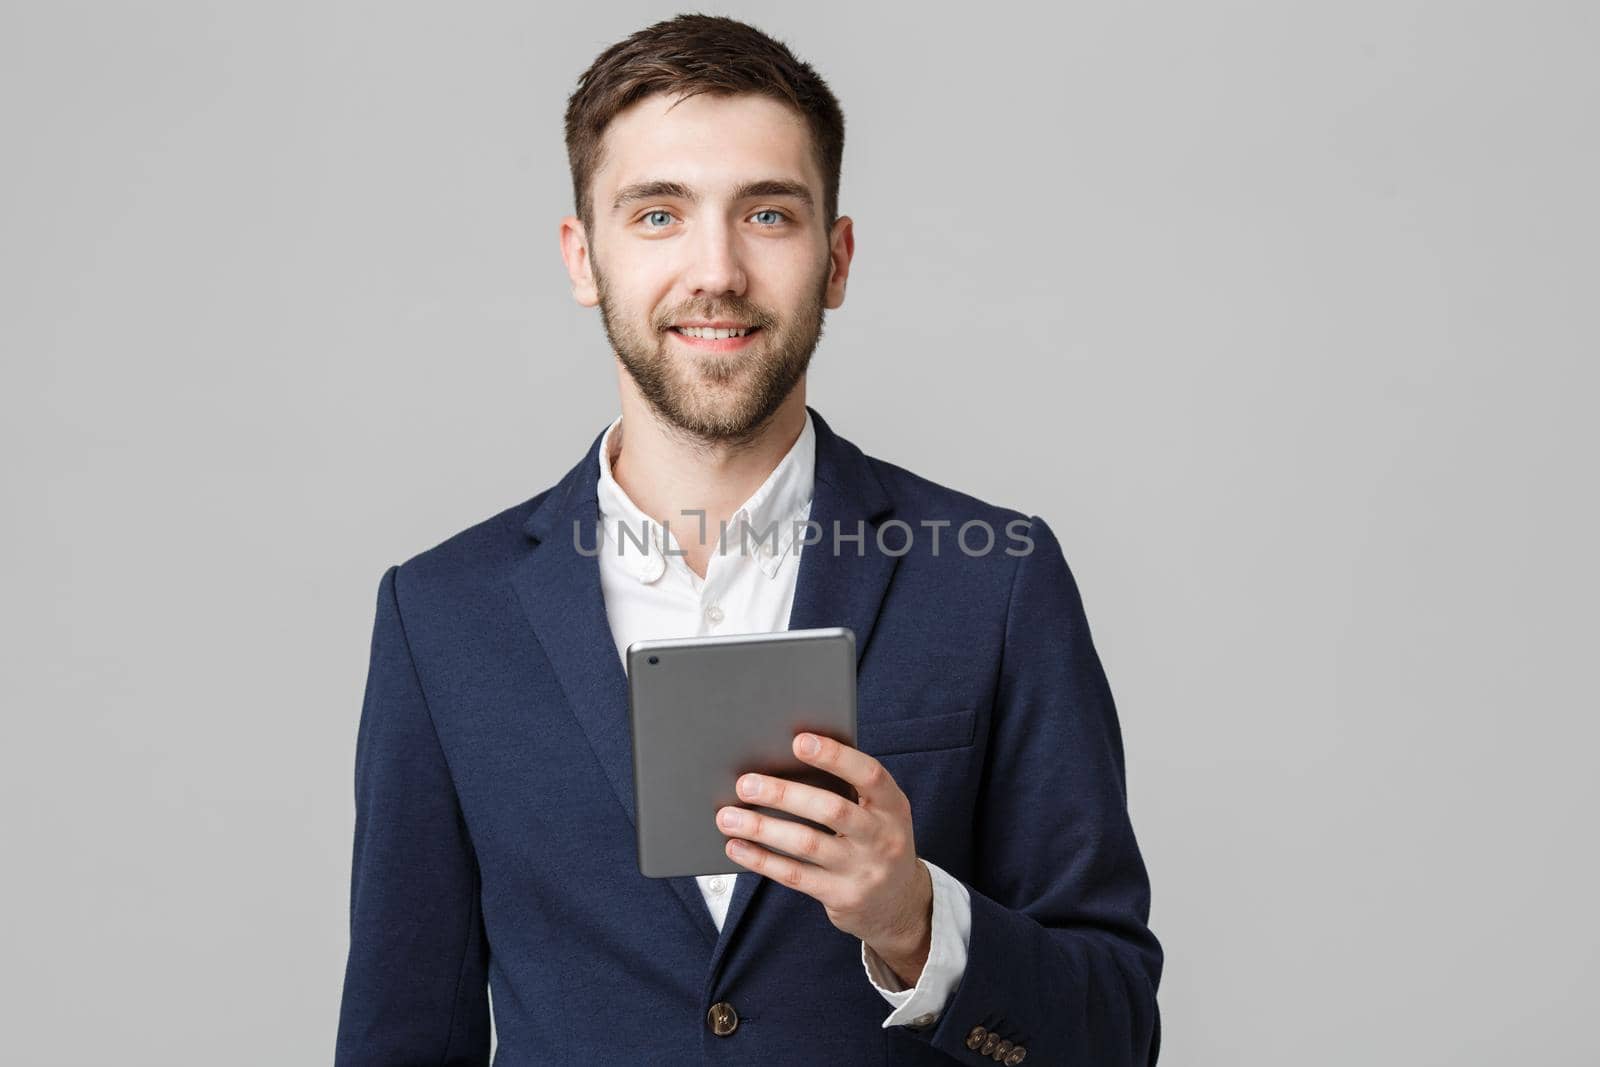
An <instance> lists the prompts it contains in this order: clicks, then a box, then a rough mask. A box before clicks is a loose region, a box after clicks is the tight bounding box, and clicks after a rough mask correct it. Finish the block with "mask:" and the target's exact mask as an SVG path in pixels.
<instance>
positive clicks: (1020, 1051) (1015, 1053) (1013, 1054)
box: [1006, 1045, 1028, 1067]
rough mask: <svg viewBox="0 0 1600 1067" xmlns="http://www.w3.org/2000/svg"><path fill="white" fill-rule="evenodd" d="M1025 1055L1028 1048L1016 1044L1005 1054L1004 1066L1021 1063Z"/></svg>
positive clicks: (1014, 1065)
mask: <svg viewBox="0 0 1600 1067" xmlns="http://www.w3.org/2000/svg"><path fill="white" fill-rule="evenodd" d="M1027 1055H1028V1050H1027V1049H1025V1048H1023V1047H1022V1046H1021V1045H1018V1046H1017V1047H1016V1048H1014V1049H1012V1050H1011V1051H1010V1052H1009V1053H1007V1054H1006V1067H1017V1064H1019V1063H1021V1062H1022V1061H1023V1058H1024V1057H1026V1056H1027Z"/></svg>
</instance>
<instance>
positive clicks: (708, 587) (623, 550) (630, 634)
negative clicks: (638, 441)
mask: <svg viewBox="0 0 1600 1067" xmlns="http://www.w3.org/2000/svg"><path fill="white" fill-rule="evenodd" d="M621 423H622V417H621V416H620V415H619V416H618V417H617V418H616V419H614V420H612V422H611V425H610V426H608V427H607V428H606V432H605V436H604V437H603V438H602V440H601V442H600V483H599V486H598V488H597V495H598V497H599V501H598V503H599V511H600V520H601V525H602V527H603V528H604V531H605V533H604V542H603V544H602V545H601V551H600V554H599V562H600V586H601V589H602V591H603V592H604V595H605V605H606V616H607V618H608V619H609V620H610V623H611V635H612V637H613V638H614V639H615V640H616V645H617V655H618V657H619V658H621V659H622V664H623V670H624V671H626V670H627V649H628V646H629V645H630V644H632V643H633V642H635V641H640V640H644V639H647V638H670V637H699V636H704V635H708V634H737V633H772V632H775V631H779V630H787V629H788V628H789V609H790V607H791V606H792V605H793V603H794V591H795V579H796V577H797V576H798V575H799V571H800V545H799V544H798V538H797V536H796V535H797V532H798V531H797V524H801V525H800V527H799V528H800V529H803V528H804V527H803V523H804V522H805V520H806V519H807V518H808V517H809V516H810V514H811V500H812V488H813V484H814V474H815V470H816V433H815V431H814V430H813V428H812V425H811V413H810V412H809V411H808V412H806V422H805V426H804V427H803V428H802V429H801V431H800V436H799V437H798V438H797V439H796V440H795V443H794V445H793V447H791V448H790V449H789V451H788V453H786V454H785V455H784V457H783V459H782V460H781V461H780V462H779V463H778V465H777V467H775V468H774V469H773V471H772V473H771V474H770V475H769V476H768V477H767V480H766V481H765V482H763V483H762V484H761V487H760V488H759V489H757V490H756V491H755V493H754V494H752V495H751V497H750V498H749V499H748V500H746V501H745V502H744V504H743V505H742V506H741V507H740V508H739V509H738V510H737V511H736V512H735V513H734V515H733V517H732V518H731V519H730V520H729V521H728V524H727V526H726V528H724V529H722V530H720V531H719V532H720V534H721V536H722V540H721V541H720V542H718V547H717V548H715V549H713V552H712V555H711V559H710V562H709V563H708V564H707V565H706V574H705V577H704V578H701V577H700V576H699V575H698V574H696V573H695V572H694V571H693V570H691V569H690V567H689V565H688V563H687V562H686V561H685V559H684V557H683V556H682V555H681V547H682V543H681V541H680V540H679V538H678V536H677V534H676V533H674V532H672V529H671V527H677V528H678V529H691V530H693V531H694V533H695V534H696V535H698V534H699V530H700V523H701V522H702V521H705V520H704V519H703V518H702V517H699V516H696V515H694V514H690V515H685V516H682V517H678V518H670V517H669V519H668V522H667V524H666V527H663V526H662V525H661V524H659V523H657V522H656V521H655V520H653V519H651V518H650V517H649V516H647V515H646V514H645V513H644V512H642V511H640V510H639V508H638V506H637V505H635V504H634V502H633V501H632V500H630V499H629V498H628V495H627V494H626V493H624V492H623V491H622V487H621V486H620V485H618V484H617V482H616V480H615V479H614V478H612V477H611V463H612V460H613V459H614V458H615V454H616V453H617V452H618V450H619V449H620V447H621V444H622V440H621V431H620V426H621ZM619 523H621V524H623V525H625V526H626V528H627V530H628V531H629V533H628V534H625V535H622V536H619V531H618V524H619ZM741 524H748V525H749V526H750V527H751V534H750V536H749V537H748V539H747V540H746V539H743V538H741V537H740V527H741ZM770 529H776V530H777V545H776V546H775V547H774V546H773V544H772V538H771V537H770V536H766V535H767V532H768V531H769V530H770ZM707 534H708V537H709V535H710V531H709V530H708V531H707ZM697 539H698V537H697ZM641 543H642V547H641ZM669 553H671V554H669ZM921 862H922V863H923V864H924V865H925V866H926V867H927V868H928V874H929V876H930V878H931V879H932V881H933V937H932V943H931V945H930V947H929V951H928V962H927V963H926V964H925V965H924V966H923V969H922V975H921V977H920V978H919V979H918V981H917V984H916V985H915V986H913V987H912V988H910V989H907V988H906V987H905V985H904V984H903V983H902V982H900V980H899V979H898V978H897V977H895V974H894V972H893V971H891V970H890V969H889V967H888V966H887V965H886V964H885V963H884V962H883V960H882V959H881V958H880V957H879V956H878V954H877V953H876V952H874V951H873V950H872V949H871V948H869V947H868V946H867V944H866V942H865V941H863V942H862V943H861V966H862V968H863V969H864V970H865V972H866V975H867V980H868V981H870V982H871V983H872V985H873V987H874V988H876V989H877V990H878V992H879V993H881V994H882V995H883V997H884V999H885V1000H887V1001H888V1002H889V1003H890V1004H891V1005H893V1006H894V1010H893V1011H891V1012H890V1013H889V1016H888V1018H886V1019H885V1020H884V1022H883V1025H884V1026H885V1027H889V1026H900V1025H910V1026H918V1027H923V1026H928V1025H931V1024H932V1023H933V1022H934V1021H935V1019H936V1018H937V1017H938V1014H939V1013H940V1012H941V1011H943V1010H944V1006H945V1004H946V1003H947V1002H948V1001H949V999H950V995H951V994H952V993H953V992H955V988H956V986H957V985H958V984H960V981H961V976H962V974H963V973H964V972H965V970H966V966H967V946H968V944H969V943H970V936H971V931H972V903H971V897H970V895H969V894H968V892H967V887H966V886H964V885H963V884H961V882H960V881H958V880H957V879H955V878H952V877H951V876H950V875H949V874H947V873H945V872H944V871H943V870H941V869H940V868H939V867H938V865H936V864H933V863H928V861H927V860H922V861H921ZM733 880H734V875H732V874H711V875H698V876H696V878H695V881H696V882H697V883H699V886H700V894H701V896H702V897H704V898H705V902H706V907H707V908H708V909H709V910H710V912H711V919H712V921H713V922H714V923H715V924H716V927H717V929H718V930H719V931H720V930H721V929H722V924H723V922H724V920H725V919H726V918H727V915H728V901H729V898H730V897H731V896H732V891H733Z"/></svg>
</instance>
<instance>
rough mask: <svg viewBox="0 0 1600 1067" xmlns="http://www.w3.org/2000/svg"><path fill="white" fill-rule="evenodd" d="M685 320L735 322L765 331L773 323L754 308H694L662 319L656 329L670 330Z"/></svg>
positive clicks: (763, 313)
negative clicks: (675, 324)
mask: <svg viewBox="0 0 1600 1067" xmlns="http://www.w3.org/2000/svg"><path fill="white" fill-rule="evenodd" d="M685 319H706V320H709V321H711V322H720V321H724V320H732V321H734V322H742V323H744V324H745V325H746V326H757V327H761V328H763V329H765V328H767V327H770V326H771V325H772V323H773V317H772V316H771V315H768V314H766V313H765V312H763V311H762V310H761V309H759V308H754V307H748V306H745V307H740V306H734V307H720V308H710V309H704V308H694V309H684V310H681V311H678V312H675V313H674V314H672V315H670V316H667V317H664V318H662V319H661V320H660V322H659V323H658V324H657V326H656V329H657V330H658V331H661V330H667V329H670V328H671V327H672V325H673V324H674V323H679V322H683V321H684V320H685Z"/></svg>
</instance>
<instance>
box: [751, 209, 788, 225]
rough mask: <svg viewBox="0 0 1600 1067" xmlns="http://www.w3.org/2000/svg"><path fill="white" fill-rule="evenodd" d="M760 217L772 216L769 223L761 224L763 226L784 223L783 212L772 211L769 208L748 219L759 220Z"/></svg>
mask: <svg viewBox="0 0 1600 1067" xmlns="http://www.w3.org/2000/svg"><path fill="white" fill-rule="evenodd" d="M762 215H771V216H773V219H772V221H771V222H767V223H762V225H763V226H776V225H778V224H779V223H781V222H783V221H784V217H783V212H781V211H774V210H773V209H772V208H770V207H769V208H764V209H762V210H761V211H758V212H756V213H755V214H754V215H752V216H750V217H751V218H753V219H759V218H760V217H761V216H762Z"/></svg>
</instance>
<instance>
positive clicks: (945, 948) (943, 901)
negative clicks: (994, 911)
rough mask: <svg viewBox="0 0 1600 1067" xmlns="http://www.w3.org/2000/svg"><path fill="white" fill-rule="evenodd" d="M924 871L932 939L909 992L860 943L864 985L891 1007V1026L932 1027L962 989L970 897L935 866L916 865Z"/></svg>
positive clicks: (888, 1022)
mask: <svg viewBox="0 0 1600 1067" xmlns="http://www.w3.org/2000/svg"><path fill="white" fill-rule="evenodd" d="M918 862H920V863H921V864H922V865H923V866H924V867H926V868H928V877H929V879H930V880H931V881H932V882H933V935H932V938H931V941H930V943H929V946H928V962H927V963H926V964H924V965H923V967H922V975H921V977H919V978H918V979H917V984H916V985H915V986H913V987H911V988H910V989H907V988H906V987H905V983H903V982H901V981H900V979H899V978H898V977H897V976H896V975H895V973H894V972H893V971H892V970H890V969H889V965H888V964H886V963H884V962H883V959H882V957H880V956H879V955H878V954H877V953H876V952H874V951H872V949H870V948H868V947H867V943H866V942H865V941H863V942H861V967H862V969H863V970H865V971H866V972H867V981H869V982H871V983H872V986H873V988H874V989H876V990H877V991H878V992H879V993H881V994H883V999H884V1000H887V1001H888V1002H889V1003H890V1004H892V1005H894V1010H893V1011H891V1012H890V1013H889V1017H888V1018H886V1019H884V1020H883V1026H884V1028H885V1029H887V1028H888V1027H891V1026H912V1027H917V1028H921V1027H925V1026H932V1025H933V1023H934V1021H935V1020H937V1019H938V1017H939V1013H940V1012H941V1011H943V1010H944V1006H945V1005H946V1004H947V1003H949V1000H950V995H951V994H952V993H954V992H955V990H956V986H958V985H960V984H961V976H962V975H963V974H964V973H965V972H966V969H967V948H968V946H969V944H970V943H971V939H972V895H971V894H970V893H968V892H967V887H966V886H965V885H963V884H962V883H961V882H960V880H959V879H956V878H952V877H951V876H950V875H948V874H946V873H945V872H944V870H943V869H942V868H940V867H939V866H938V865H937V864H934V863H929V862H928V861H927V860H919V861H918Z"/></svg>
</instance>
